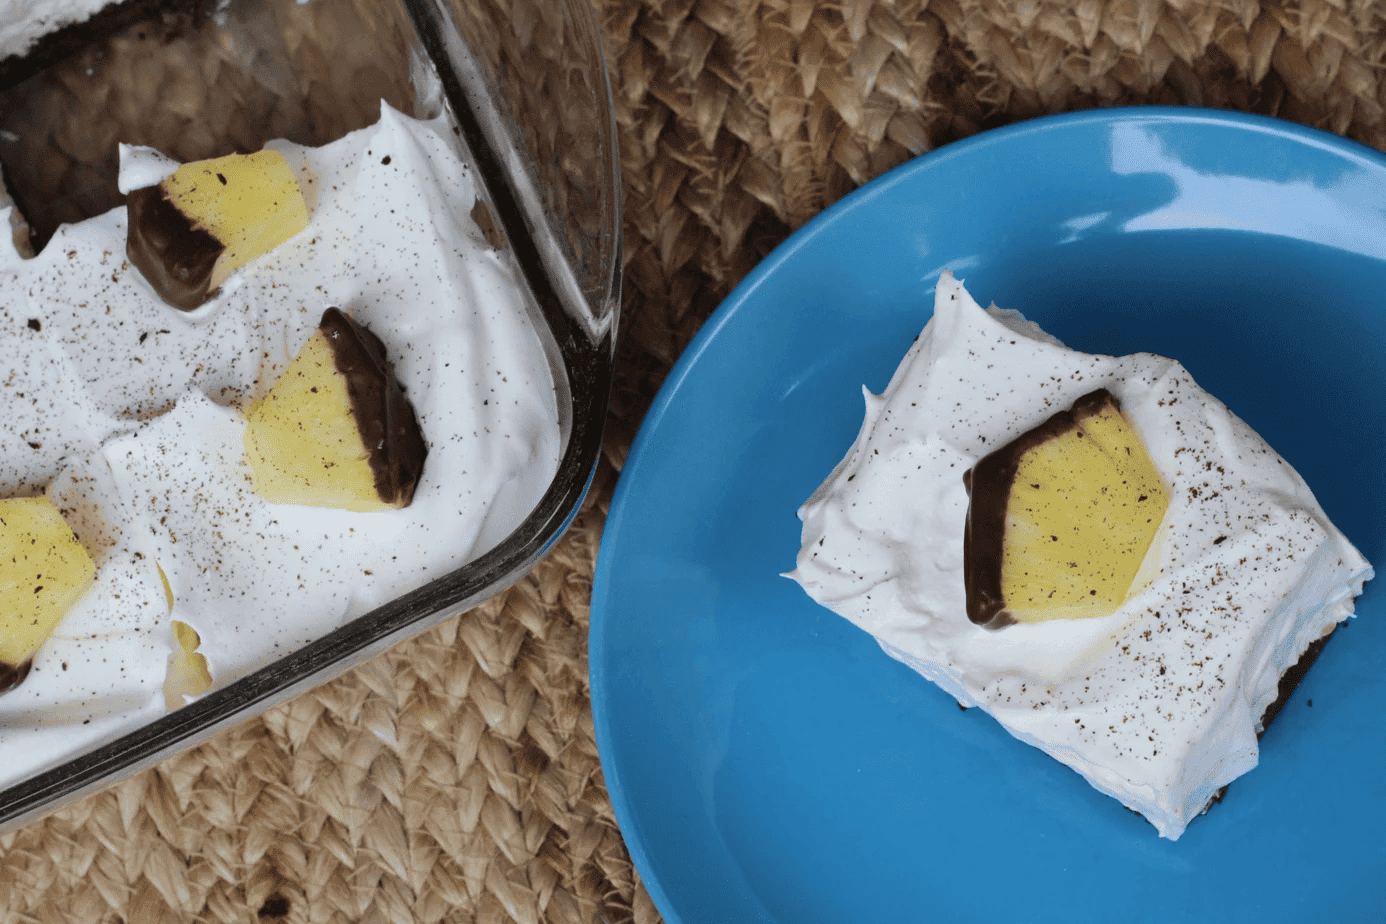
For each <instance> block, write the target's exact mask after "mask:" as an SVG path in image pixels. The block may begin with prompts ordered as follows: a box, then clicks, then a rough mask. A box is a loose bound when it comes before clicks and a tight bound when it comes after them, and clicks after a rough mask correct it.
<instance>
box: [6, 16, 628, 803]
mask: <svg viewBox="0 0 1386 924" xmlns="http://www.w3.org/2000/svg"><path fill="white" fill-rule="evenodd" d="M333 16H336V17H338V19H337V20H330V21H329V19H327V18H326V17H333ZM158 55H183V56H184V57H185V58H187V57H188V56H192V58H193V59H197V58H198V57H199V56H208V55H212V56H216V58H217V61H216V67H213V68H204V69H203V70H204V72H208V73H210V72H212V71H216V72H217V73H218V74H220V75H221V79H224V81H226V82H228V83H229V84H230V85H232V86H233V88H234V90H235V93H236V96H237V101H238V102H237V106H238V108H237V109H236V110H234V111H232V112H231V113H230V114H229V115H228V112H227V111H226V109H225V107H218V108H217V109H216V111H215V112H205V111H195V112H189V111H188V107H189V102H188V100H189V96H190V95H189V94H188V93H185V92H180V88H179V87H177V86H167V85H160V86H152V87H151V86H149V85H148V83H153V80H150V81H148V82H147V83H146V84H142V83H141V74H142V73H147V74H155V75H157V73H158V70H157V68H156V67H155V66H154V65H152V64H151V63H150V61H151V60H155V59H157V56H158ZM151 56H152V57H151ZM117 67H124V68H129V69H130V74H129V79H128V81H127V83H128V87H130V88H133V89H134V90H135V91H140V90H141V89H143V91H144V92H143V93H140V92H134V93H131V94H127V96H142V99H141V100H140V104H141V105H144V106H146V107H148V106H154V107H156V108H157V112H156V113H154V114H153V115H151V113H150V112H149V111H148V110H146V111H145V112H144V115H145V116H146V117H147V121H150V122H158V121H159V119H160V118H163V117H165V116H166V117H167V119H166V121H165V124H166V125H167V124H170V123H168V122H167V120H181V121H177V122H176V123H172V124H173V129H172V130H171V131H170V132H168V133H167V134H169V136H171V137H176V138H178V139H179V140H178V141H177V144H178V145H181V146H182V147H183V148H184V149H183V150H175V151H167V150H166V151H165V153H170V154H172V155H174V156H175V157H176V158H177V159H179V160H184V161H186V160H193V159H200V158H204V157H211V156H218V155H221V154H227V153H233V152H245V151H248V150H257V149H259V147H260V146H262V145H263V144H264V143H265V142H266V141H269V140H272V139H274V138H280V137H286V138H289V140H292V141H295V142H298V143H301V144H311V145H314V146H317V145H321V144H325V143H327V142H328V141H331V140H334V139H335V138H337V137H340V136H341V135H343V134H346V133H347V132H348V131H350V130H353V129H356V128H360V127H363V126H365V125H367V124H369V123H370V122H372V121H374V117H375V115H378V113H379V109H378V101H379V100H380V99H381V98H385V99H387V100H389V102H390V103H391V105H393V106H395V108H397V109H400V110H401V111H403V112H405V113H406V114H410V115H418V116H428V115H433V114H435V113H430V112H424V111H418V110H420V109H421V107H425V106H427V105H430V104H431V105H435V106H436V105H441V106H442V108H443V109H444V110H445V111H446V112H447V114H448V115H450V117H451V118H452V120H453V122H454V123H455V125H454V127H455V129H456V134H457V136H458V138H459V139H460V144H461V147H462V149H463V151H464V155H465V156H466V157H467V158H468V159H469V160H470V162H471V164H472V166H473V167H474V172H475V174H476V175H477V176H478V179H479V182H478V186H479V187H480V189H479V197H480V199H481V200H482V202H481V203H479V204H478V206H477V208H475V209H473V212H472V217H473V218H474V219H475V221H476V222H477V224H478V225H479V226H480V227H481V228H482V229H483V230H484V231H485V232H486V236H487V238H488V240H489V241H490V242H491V243H492V244H493V246H495V247H496V248H497V249H498V250H501V251H502V252H503V253H504V254H506V255H508V258H509V259H510V260H511V261H512V266H513V268H514V269H515V270H516V272H517V275H518V277H519V278H520V279H522V280H523V284H524V289H525V292H524V293H523V294H524V296H525V298H526V302H527V308H528V309H529V311H530V312H531V315H532V318H533V319H534V321H535V327H536V328H537V329H538V330H539V331H540V334H541V339H545V340H546V343H545V347H546V349H547V352H548V354H549V359H550V363H551V365H552V367H553V372H554V381H555V388H556V392H557V394H556V399H557V404H558V408H559V421H560V427H561V447H562V448H561V455H560V457H559V464H558V468H557V471H556V474H555V476H554V478H553V479H552V481H551V482H550V483H549V485H548V487H547V490H546V491H545V493H544V494H543V496H542V498H541V500H540V501H539V503H538V504H537V506H535V507H534V508H533V509H532V510H531V511H530V512H529V514H528V516H527V517H526V518H525V519H524V521H523V522H522V523H521V525H520V526H519V527H518V528H517V529H515V530H514V531H513V532H512V533H510V535H509V536H508V537H507V538H505V539H504V540H503V541H501V542H500V543H499V544H498V545H496V546H495V547H494V548H492V549H491V550H490V551H488V552H485V553H484V554H482V555H481V556H480V557H478V558H475V559H474V560H472V561H470V562H469V563H467V564H465V565H463V566H462V567H459V568H457V569H456V570H454V571H452V572H451V573H448V574H446V575H444V576H442V577H439V578H437V579H435V580H432V581H430V582H429V583H427V584H425V585H424V586H421V587H418V588H416V589H414V590H412V591H410V592H408V593H406V594H404V595H403V596H400V597H398V598H396V599H394V600H392V601H391V602H389V603H387V604H386V605H384V606H381V607H379V608H377V609H374V610H372V611H371V612H369V613H366V614H365V615H362V616H360V617H357V618H355V619H352V620H350V621H349V622H347V623H346V624H344V625H342V626H341V627H340V628H338V629H336V630H335V631H332V632H331V633H330V634H328V635H326V636H324V637H322V638H319V639H318V640H317V641H315V642H312V643H311V644H308V645H306V646H304V647H302V648H299V649H298V650H295V651H293V652H292V653H290V654H288V655H286V656H284V657H282V658H280V659H279V660H277V661H276V662H274V663H272V664H270V665H268V666H266V667H263V668H261V669H259V670H256V671H254V672H253V673H250V674H247V675H246V676H243V677H241V678H239V679H237V680H235V681H233V682H231V683H230V684H228V685H227V686H225V687H223V688H219V689H213V690H212V691H211V692H209V693H207V694H205V695H204V696H202V697H201V698H199V699H197V700H196V701H194V702H191V703H189V704H188V705H185V706H183V707H182V708H179V709H177V710H175V711H172V712H169V713H167V714H165V715H163V716H162V717H161V718H159V719H157V720H155V721H153V722H150V723H148V724H146V725H144V726H142V727H139V728H137V729H135V730H133V731H130V732H128V733H125V734H123V735H121V736H120V737H118V738H115V739H114V740H109V741H106V742H104V743H102V744H100V745H98V746H96V747H94V748H92V749H89V750H87V751H85V752H84V753H79V754H76V755H75V756H72V757H70V758H69V759H66V760H65V761H63V762H62V763H60V764H58V765H56V766H52V767H51V768H48V769H46V770H44V771H42V772H40V773H38V774H36V775H33V776H31V777H29V778H27V779H25V780H23V781H21V782H19V783H17V784H15V785H12V786H10V787H9V788H7V789H5V790H4V791H2V792H0V830H3V829H7V828H10V827H14V826H16V825H18V824H21V823H23V822H25V821H27V820H30V819H33V818H35V817H38V816H40V815H42V814H45V813H47V812H49V811H51V810H53V809H55V808H57V807H59V806H61V805H63V804H66V803H68V802H71V801H73V800H74V799H76V798H78V797H80V796H81V795H83V794H85V793H87V792H90V791H93V790H95V789H98V788H101V787H103V786H105V785H107V784H110V783H112V782H115V781H117V780H119V779H122V778H124V777H126V776H129V775H130V774H133V773H134V772H136V771H137V770H139V769H142V768H144V767H148V766H150V765H153V764H155V763H157V762H158V761H160V760H161V759H163V758H165V757H167V756H169V755H170V754H172V753H174V752H176V751H179V750H181V749H184V748H187V747H189V746H191V745H194V744H197V743H199V742H202V741H205V740H206V739H208V738H209V737H211V736H212V735H213V734H214V733H215V732H216V731H217V730H219V729H222V728H225V727H227V726H230V725H233V724H235V723H237V722H241V721H243V720H245V719H247V718H250V717H253V716H255V715H257V714H259V713H261V712H263V711H265V710H266V709H268V708H270V707H271V706H274V705H275V704H277V703H281V702H283V701H285V700H287V699H289V698H291V697H293V696H295V695H296V694H298V693H300V692H302V691H304V690H306V689H308V688H310V687H313V686H316V685H318V684H321V683H323V682H324V681H326V680H328V679H330V678H332V677H334V676H336V675H338V674H340V673H342V672H343V671H345V670H347V669H349V668H351V667H353V666H355V665H358V664H360V663H362V662H364V661H366V660H368V659H369V658H371V657H372V656H374V655H376V654H378V653H379V652H381V651H383V650H384V649H385V648H387V647H388V646H390V645H392V644H393V643H395V642H397V641H400V640H402V639H404V638H407V637H409V636H412V635H415V634H417V633H419V632H422V631H423V630H425V629H427V628H429V627H431V626H433V625H436V624H437V623H439V622H441V621H442V620H443V619H445V618H446V617H448V616H450V615H453V614H456V613H458V612H460V611H462V610H465V609H467V608H469V607H471V606H474V605H475V604H477V603H479V602H481V601H482V600H484V599H486V598H487V597H489V596H491V595H493V594H495V593H497V592H499V591H501V590H503V589H505V588H506V587H508V586H510V585H511V584H513V583H514V582H515V581H517V580H518V579H519V578H520V577H522V576H523V575H524V574H525V573H526V572H527V571H528V570H529V569H530V568H531V567H532V566H533V565H534V564H535V563H536V562H537V561H538V560H539V558H540V557H541V556H543V554H544V553H545V552H546V551H547V550H548V549H549V548H550V547H551V546H552V545H553V544H554V543H555V542H556V541H557V540H558V538H559V537H560V536H561V535H562V534H563V532H564V530H565V529H566V528H567V526H568V524H569V523H570V522H571V521H572V519H573V517H574V516H575V515H576V513H577V510H578V508H579V506H580V504H581V502H582V499H583V497H584V495H585V493H586V491H587V488H588V486H589V485H590V484H591V480H592V476H593V473H594V471H595V468H596V464H597V460H598V457H599V454H600V451H601V438H602V425H603V421H604V418H605V415H606V408H607V401H608V398H609V393H610V389H611V382H612V365H613V360H614V352H615V339H616V328H617V314H618V307H619V302H620V265H621V264H620V253H621V219H620V181H619V163H618V152H617V148H616V134H615V120H614V116H613V109H612V102H611V90H610V85H609V79H608V75H607V71H606V65H605V60H604V57H603V51H602V45H601V36H600V32H599V30H598V26H597V23H596V21H595V18H594V16H593V12H592V10H591V8H590V6H589V5H588V4H587V3H585V2H584V0H395V2H389V3H377V2H372V0H340V2H337V3H331V4H302V3H299V2H297V0H230V2H226V0H220V2H216V0H184V2H144V0H134V2H125V3H120V4H116V5H114V6H110V7H107V8H106V9H105V10H103V11H101V12H98V13H96V14H95V15H94V16H92V17H91V18H90V19H88V20H86V21H84V22H81V23H78V24H74V25H69V26H65V27H63V28H60V29H58V30H56V31H53V32H50V33H49V34H47V35H45V36H44V37H42V38H41V39H39V40H38V42H37V44H35V45H34V46H32V47H31V48H30V49H29V50H28V51H27V52H26V53H25V54H24V56H22V57H10V58H7V59H5V60H3V61H0V157H3V160H4V165H5V171H6V172H5V178H6V181H7V184H8V186H9V188H10V192H11V194H12V195H13V196H14V198H15V200H16V202H17V204H18V207H19V210H20V211H21V212H22V213H24V215H25V216H26V218H27V219H28V221H29V223H30V226H31V227H32V230H33V235H34V240H35V242H36V245H37V246H41V245H42V243H43V242H44V241H45V240H46V239H47V236H48V235H51V233H52V231H53V229H54V228H55V227H56V226H57V225H58V224H59V223H60V222H70V221H76V220H80V219H83V218H86V217H90V216H92V215H96V214H100V213H101V212H104V211H106V210H108V209H110V208H112V207H114V206H117V205H119V204H120V201H121V200H120V196H119V193H118V192H117V191H116V189H115V178H114V173H115V152H116V142H117V141H120V142H126V143H132V144H149V143H152V142H151V141H150V140H149V139H146V138H142V137H121V136H120V132H121V129H120V128H119V127H118V126H117V127H116V128H115V129H111V130H107V129H104V128H103V129H102V130H101V131H87V129H89V128H90V123H91V122H92V119H91V116H90V114H89V113H87V114H83V113H82V112H80V111H78V110H79V109H80V106H77V105H76V104H75V103H73V102H72V100H74V99H80V98H81V92H82V87H83V86H84V84H83V81H84V80H86V79H87V78H99V77H100V76H101V75H102V74H103V73H104V72H103V69H108V70H109V69H111V68H117ZM141 68H144V69H145V70H144V71H141V70H140V69H141ZM228 74H229V75H230V76H227V75H228ZM219 87H220V85H218V86H217V87H213V88H212V89H211V91H210V92H208V93H207V94H204V99H203V103H204V105H205V104H206V103H207V100H209V99H216V98H218V95H219V94H218V88H219ZM430 101H431V102H430ZM108 103H109V105H111V106H112V107H115V106H119V105H128V104H129V100H128V99H110V100H108ZM256 107H259V109H258V110H257V109H256ZM247 109H250V110H252V111H250V112H247V111H246V110H247ZM112 111H114V110H112ZM81 119H86V122H87V124H84V125H82V126H81V128H82V129H83V131H85V132H86V134H87V135H89V136H94V137H95V140H94V141H92V140H91V138H90V137H88V138H85V139H84V140H83V144H85V145H86V146H85V147H83V145H82V144H75V143H74V142H73V141H72V136H73V134H74V131H75V128H74V125H75V123H76V122H77V120H81ZM98 121H99V120H98ZM114 121H118V119H116V120H114ZM199 125H202V126H203V127H201V128H199ZM77 133H78V134H81V133H82V132H77ZM35 146H38V148H44V146H46V149H48V150H56V151H58V152H60V153H61V154H62V156H66V157H68V159H69V162H68V163H66V164H62V163H59V166H58V167H57V168H55V167H54V166H53V164H52V160H51V159H50V160H49V161H48V162H45V160H44V158H43V157H40V156H37V155H36V154H35V153H34V152H35V150H36V148H35ZM77 148H80V150H75V149H77ZM58 159H59V160H61V158H58Z"/></svg>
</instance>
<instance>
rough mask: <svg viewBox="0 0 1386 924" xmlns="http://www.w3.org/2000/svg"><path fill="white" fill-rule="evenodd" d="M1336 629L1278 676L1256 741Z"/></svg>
mask: <svg viewBox="0 0 1386 924" xmlns="http://www.w3.org/2000/svg"><path fill="white" fill-rule="evenodd" d="M1337 629H1338V627H1337V626H1334V627H1333V628H1332V629H1329V630H1328V632H1327V633H1325V634H1324V635H1321V636H1319V637H1318V638H1316V639H1314V641H1312V642H1310V643H1309V647H1308V648H1306V649H1304V654H1302V655H1300V656H1299V660H1298V661H1296V662H1295V663H1294V664H1292V665H1290V667H1289V669H1288V670H1286V671H1285V673H1283V674H1281V675H1280V688H1279V691H1278V693H1277V695H1276V697H1275V700H1274V701H1273V702H1272V703H1271V704H1270V705H1269V706H1267V707H1266V711H1265V712H1263V713H1261V728H1260V730H1259V731H1258V732H1256V738H1257V740H1258V741H1259V740H1260V739H1261V737H1262V736H1263V735H1265V733H1266V729H1268V728H1270V724H1271V722H1272V721H1274V720H1275V717H1276V716H1277V715H1279V714H1280V710H1282V709H1284V708H1285V704H1286V703H1287V702H1289V700H1290V695H1291V694H1292V693H1294V691H1295V687H1297V686H1299V682H1300V681H1301V680H1303V679H1304V675H1305V674H1307V673H1308V672H1309V668H1310V667H1312V666H1313V664H1314V662H1315V661H1316V660H1318V657H1319V655H1320V654H1321V653H1322V652H1323V648H1324V646H1325V645H1327V644H1328V640H1329V638H1331V637H1332V636H1333V633H1334V632H1335V631H1336V630H1337ZM1230 785H1232V784H1231V783H1228V784H1226V785H1225V786H1223V787H1222V788H1221V789H1219V790H1218V791H1217V792H1215V793H1213V796H1212V798H1211V799H1209V800H1208V804H1207V805H1205V806H1204V807H1203V811H1204V812H1207V811H1208V809H1210V808H1212V807H1213V805H1214V804H1215V803H1217V802H1221V801H1222V797H1223V796H1224V795H1226V794H1227V787H1228V786H1230Z"/></svg>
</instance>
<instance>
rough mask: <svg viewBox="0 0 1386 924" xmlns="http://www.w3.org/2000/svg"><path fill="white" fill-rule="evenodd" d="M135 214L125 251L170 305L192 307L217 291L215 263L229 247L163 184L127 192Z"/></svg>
mask: <svg viewBox="0 0 1386 924" xmlns="http://www.w3.org/2000/svg"><path fill="white" fill-rule="evenodd" d="M125 206H126V210H127V214H128V218H129V227H128V229H127V231H126V238H125V253H126V255H127V256H128V257H129V258H130V262H131V263H133V264H135V266H136V268H138V269H139V271H140V272H141V273H143V274H144V278H145V279H146V280H148V282H149V284H150V285H151V286H153V287H154V291H156V292H158V293H159V296H160V297H161V298H162V299H163V300H164V301H166V302H168V303H169V304H170V305H172V306H173V307H175V308H178V309H180V310H182V311H192V310H193V309H194V308H196V307H198V306H199V305H201V304H202V303H203V302H205V301H207V299H209V298H211V297H212V296H213V295H215V294H216V292H215V290H211V291H209V290H208V284H209V283H210V282H211V279H212V269H213V267H215V266H216V262H217V260H218V258H220V257H221V254H222V251H223V250H225V247H224V246H223V245H222V243H221V242H220V241H218V240H217V239H216V238H215V237H213V236H212V234H211V233H210V232H209V231H207V230H205V229H203V228H199V227H197V226H196V225H195V224H194V223H193V221H192V220H191V219H190V218H188V216H187V215H184V214H183V213H182V212H181V211H179V210H178V207H177V206H175V205H174V204H173V203H172V202H170V201H169V199H168V196H167V195H166V194H165V193H164V190H163V187H161V186H146V187H144V188H143V189H136V190H134V191H133V192H131V193H130V194H129V195H127V196H126V197H125Z"/></svg>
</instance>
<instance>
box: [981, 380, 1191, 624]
mask: <svg viewBox="0 0 1386 924" xmlns="http://www.w3.org/2000/svg"><path fill="white" fill-rule="evenodd" d="M964 479H965V482H966V484H967V488H968V495H969V503H968V510H967V526H966V528H965V532H964V536H963V574H964V580H965V582H966V585H967V616H968V618H969V619H971V620H972V621H973V622H974V623H977V624H978V625H984V626H988V627H990V628H1001V627H1002V626H1006V625H1010V624H1012V623H1015V622H1042V621H1044V620H1048V619H1082V618H1088V617H1095V616H1106V615H1109V614H1111V613H1113V612H1115V611H1116V609H1117V608H1118V607H1119V606H1121V604H1122V603H1124V602H1125V601H1126V599H1127V597H1128V596H1129V595H1130V592H1131V590H1132V585H1133V583H1134V582H1135V580H1136V576H1137V574H1138V573H1139V571H1140V568H1141V563H1142V562H1143V561H1144V560H1145V556H1146V552H1147V551H1148V550H1149V548H1150V544H1151V542H1152V541H1153V540H1154V538H1155V534H1156V532H1157V531H1158V530H1159V528H1160V521H1161V520H1162V519H1163V518H1164V515H1165V510H1166V509H1167V508H1168V507H1169V495H1168V493H1167V492H1166V491H1165V488H1164V485H1163V483H1162V480H1161V478H1160V473H1159V472H1158V471H1157V470H1156V468H1155V464H1154V463H1153V462H1152V461H1151V459H1150V454H1149V453H1148V452H1147V451H1146V449H1145V445H1144V444H1143V443H1142V442H1141V438H1140V434H1139V433H1137V432H1136V429H1135V427H1133V426H1132V425H1131V424H1130V422H1129V421H1127V420H1126V418H1125V416H1123V415H1122V413H1121V408H1120V407H1119V406H1118V404H1117V401H1116V399H1115V398H1113V397H1112V395H1111V394H1110V393H1109V392H1108V391H1107V390H1106V389H1098V390H1097V391H1093V392H1089V393H1088V394H1086V395H1084V396H1082V397H1081V398H1079V399H1078V400H1077V401H1075V402H1074V403H1073V407H1072V408H1071V409H1070V410H1067V411H1061V412H1059V413H1058V414H1055V415H1054V416H1052V417H1050V418H1049V419H1048V420H1046V421H1044V423H1042V424H1040V425H1039V426H1037V427H1035V428H1034V429H1032V430H1029V431H1027V432H1025V433H1022V434H1021V435H1020V436H1018V437H1016V438H1015V439H1014V440H1012V441H1011V442H1009V443H1007V444H1006V445H1005V446H1002V447H1001V448H1000V449H997V450H996V451H994V452H992V453H991V454H990V455H987V456H984V457H983V458H982V459H980V460H979V461H978V462H977V464H976V465H975V466H973V467H972V469H970V470H969V471H968V472H967V474H966V475H965V476H964Z"/></svg>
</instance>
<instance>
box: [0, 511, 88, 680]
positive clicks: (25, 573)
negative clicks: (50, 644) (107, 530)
mask: <svg viewBox="0 0 1386 924" xmlns="http://www.w3.org/2000/svg"><path fill="white" fill-rule="evenodd" d="M95 575H96V567H95V566H94V565H93V564H92V561H91V557H90V556H89V555H87V550H86V549H84V548H83V547H82V544H81V543H80V542H78V541H77V537H76V536H75V535H73V533H72V530H71V529H70V528H68V525H67V523H66V522H65V521H64V520H63V517H62V514H60V513H59V512H58V510H57V508H56V507H54V506H53V505H52V504H51V503H49V501H48V499H47V498H44V497H16V498H11V499H9V500H0V693H3V692H6V691H8V690H12V689H14V688H15V687H17V686H19V684H20V683H21V682H23V680H24V678H25V677H26V676H28V674H29V667H30V665H31V664H32V663H33V657H34V653H35V652H37V651H38V650H39V647H40V646H41V645H43V643H44V642H45V641H47V640H48V636H49V635H51V634H52V632H53V629H54V627H56V626H57V624H58V622H59V621H60V620H61V619H62V618H63V616H65V615H67V611H68V610H70V609H71V608H72V605H73V604H74V603H76V602H77V600H78V598H80V597H81V596H82V594H83V593H84V592H85V591H86V589H87V587H88V586H89V585H90V584H91V582H92V578H93V577H94V576H95Z"/></svg>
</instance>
